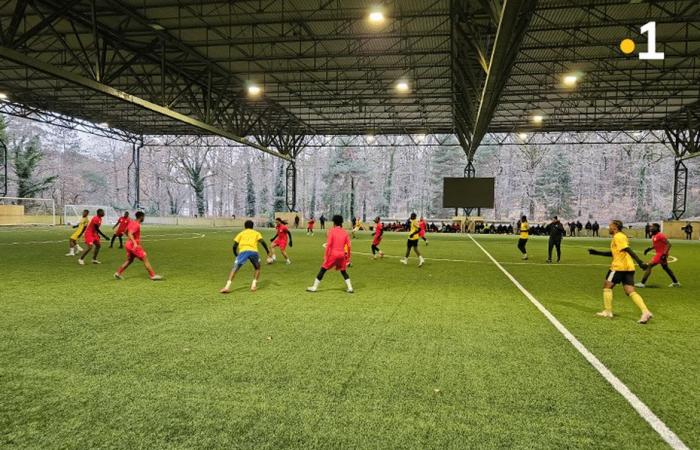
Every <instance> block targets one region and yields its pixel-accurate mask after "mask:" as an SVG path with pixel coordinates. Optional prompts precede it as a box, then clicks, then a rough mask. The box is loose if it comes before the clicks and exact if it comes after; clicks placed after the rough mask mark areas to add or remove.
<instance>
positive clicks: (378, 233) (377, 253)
mask: <svg viewBox="0 0 700 450" xmlns="http://www.w3.org/2000/svg"><path fill="white" fill-rule="evenodd" d="M382 236H384V225H382V221H381V219H380V218H379V216H377V217H375V218H374V239H372V255H373V256H374V259H377V258H378V257H379V258H384V252H382V251H381V250H379V244H380V243H381V242H382Z"/></svg>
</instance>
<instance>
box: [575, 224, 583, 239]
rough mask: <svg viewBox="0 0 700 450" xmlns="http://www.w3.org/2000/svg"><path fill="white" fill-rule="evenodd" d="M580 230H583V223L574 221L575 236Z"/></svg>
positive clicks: (579, 234)
mask: <svg viewBox="0 0 700 450" xmlns="http://www.w3.org/2000/svg"><path fill="white" fill-rule="evenodd" d="M581 230H583V224H582V223H581V221H580V220H577V221H576V236H581Z"/></svg>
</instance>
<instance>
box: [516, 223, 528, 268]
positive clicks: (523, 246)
mask: <svg viewBox="0 0 700 450" xmlns="http://www.w3.org/2000/svg"><path fill="white" fill-rule="evenodd" d="M529 237H530V226H529V225H528V223H527V216H522V217H521V218H520V239H518V250H520V253H522V254H523V258H522V259H523V260H527V240H528V238H529Z"/></svg>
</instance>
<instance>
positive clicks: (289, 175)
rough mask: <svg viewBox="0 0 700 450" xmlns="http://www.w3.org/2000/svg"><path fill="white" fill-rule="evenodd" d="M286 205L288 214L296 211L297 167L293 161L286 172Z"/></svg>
mask: <svg viewBox="0 0 700 450" xmlns="http://www.w3.org/2000/svg"><path fill="white" fill-rule="evenodd" d="M286 181H287V183H286V184H287V185H286V189H285V193H286V204H287V209H289V212H294V211H296V209H297V166H296V163H295V161H294V160H292V161H291V162H290V163H289V164H288V165H287V171H286Z"/></svg>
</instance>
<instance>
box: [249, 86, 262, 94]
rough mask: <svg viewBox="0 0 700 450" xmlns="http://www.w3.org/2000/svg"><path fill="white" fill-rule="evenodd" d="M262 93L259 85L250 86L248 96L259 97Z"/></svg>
mask: <svg viewBox="0 0 700 450" xmlns="http://www.w3.org/2000/svg"><path fill="white" fill-rule="evenodd" d="M261 93H262V88H261V87H260V86H258V85H257V84H251V85H249V86H248V95H250V96H251V97H257V96H258V95H260V94H261Z"/></svg>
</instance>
